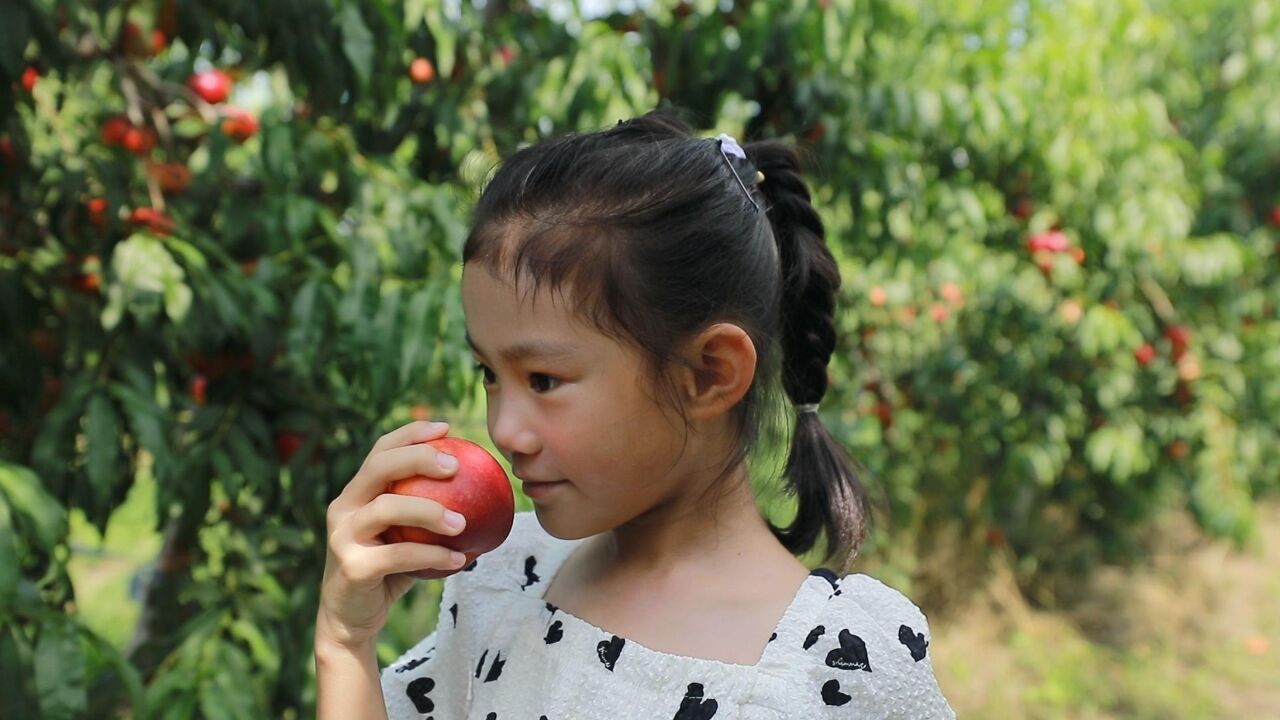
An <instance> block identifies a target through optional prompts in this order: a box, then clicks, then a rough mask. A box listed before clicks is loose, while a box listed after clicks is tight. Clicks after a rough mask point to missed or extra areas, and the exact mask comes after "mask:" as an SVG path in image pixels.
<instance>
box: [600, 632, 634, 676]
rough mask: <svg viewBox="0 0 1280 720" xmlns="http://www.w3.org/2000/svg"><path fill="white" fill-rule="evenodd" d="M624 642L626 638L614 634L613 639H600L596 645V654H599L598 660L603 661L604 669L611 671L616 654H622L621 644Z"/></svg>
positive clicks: (624, 643) (616, 659)
mask: <svg viewBox="0 0 1280 720" xmlns="http://www.w3.org/2000/svg"><path fill="white" fill-rule="evenodd" d="M626 644H627V641H626V640H623V639H622V638H620V637H618V636H617V635H614V636H613V639H611V640H601V641H600V643H599V644H598V645H596V654H597V655H599V656H600V662H602V663H604V666H605V669H607V670H608V671H609V672H613V664H614V663H616V662H618V656H619V655H621V654H622V646H623V645H626Z"/></svg>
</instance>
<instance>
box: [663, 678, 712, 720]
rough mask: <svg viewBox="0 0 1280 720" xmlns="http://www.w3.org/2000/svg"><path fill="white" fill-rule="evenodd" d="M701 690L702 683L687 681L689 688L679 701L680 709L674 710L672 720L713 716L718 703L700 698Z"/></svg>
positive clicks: (699, 718)
mask: <svg viewBox="0 0 1280 720" xmlns="http://www.w3.org/2000/svg"><path fill="white" fill-rule="evenodd" d="M702 692H703V690H702V683H689V689H688V690H686V691H685V693H684V699H683V700H681V701H680V709H679V710H676V716H675V717H674V718H672V720H707V719H708V718H711V717H714V716H715V714H716V710H719V709H720V703H718V702H716V701H715V700H711V699H707V700H704V699H702Z"/></svg>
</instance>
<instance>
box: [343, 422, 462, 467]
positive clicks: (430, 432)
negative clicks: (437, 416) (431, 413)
mask: <svg viewBox="0 0 1280 720" xmlns="http://www.w3.org/2000/svg"><path fill="white" fill-rule="evenodd" d="M448 434H449V423H447V422H433V421H430V420H419V421H417V422H411V423H409V424H407V425H401V426H400V427H398V428H396V429H395V430H392V431H391V432H389V433H387V434H386V435H383V436H382V437H380V438H378V441H377V442H375V443H374V444H373V449H372V450H370V451H369V454H368V455H367V456H366V457H365V459H364V461H365V463H366V464H368V462H369V460H370V459H372V458H373V457H374V456H375V455H377V454H378V453H380V452H382V451H384V450H389V449H391V448H397V447H404V446H405V445H412V444H415V443H424V442H426V441H428V440H435V439H436V438H442V437H444V436H445V435H448ZM362 467H363V466H362Z"/></svg>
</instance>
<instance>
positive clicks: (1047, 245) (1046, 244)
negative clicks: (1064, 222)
mask: <svg viewBox="0 0 1280 720" xmlns="http://www.w3.org/2000/svg"><path fill="white" fill-rule="evenodd" d="M1070 247H1071V241H1070V240H1069V239H1067V236H1066V234H1065V233H1063V232H1062V231H1060V230H1049V231H1047V232H1042V233H1036V234H1035V235H1032V236H1031V237H1029V238H1027V249H1028V250H1030V251H1031V252H1040V251H1042V250H1044V251H1048V252H1053V253H1060V252H1066V251H1067V250H1068V249H1069V248H1070Z"/></svg>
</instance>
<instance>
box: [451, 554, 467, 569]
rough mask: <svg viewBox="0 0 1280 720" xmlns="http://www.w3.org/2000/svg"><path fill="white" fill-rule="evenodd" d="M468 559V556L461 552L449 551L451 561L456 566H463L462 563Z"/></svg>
mask: <svg viewBox="0 0 1280 720" xmlns="http://www.w3.org/2000/svg"><path fill="white" fill-rule="evenodd" d="M466 561H467V556H466V555H463V554H462V553H460V552H457V551H454V552H451V553H449V562H451V563H453V566H454V567H462V563H464V562H466Z"/></svg>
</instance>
